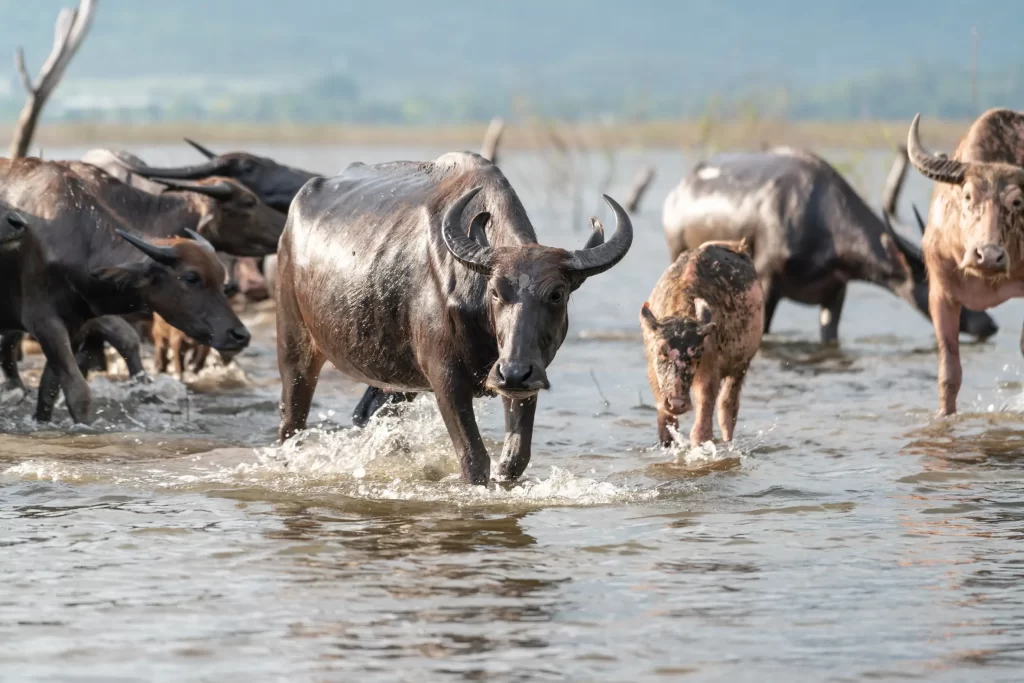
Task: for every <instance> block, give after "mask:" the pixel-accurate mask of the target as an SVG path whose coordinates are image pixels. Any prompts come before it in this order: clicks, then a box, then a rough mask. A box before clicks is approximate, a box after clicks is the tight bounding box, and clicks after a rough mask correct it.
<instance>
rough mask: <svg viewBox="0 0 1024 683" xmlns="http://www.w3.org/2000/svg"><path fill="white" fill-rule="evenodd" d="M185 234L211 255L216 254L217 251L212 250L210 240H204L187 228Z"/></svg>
mask: <svg viewBox="0 0 1024 683" xmlns="http://www.w3.org/2000/svg"><path fill="white" fill-rule="evenodd" d="M185 234H186V235H188V236H189V237H191V238H192V239H193V240H195V243H196V244H198V245H199V246H200V247H202V248H203V249H205V250H207V251H208V252H210V253H211V254H215V253H217V250H216V249H214V248H213V245H212V244H210V240H208V239H206V238H205V237H203V236H202V235H200V234H199V233H198V232H196V231H195V230H190V229H189V228H185Z"/></svg>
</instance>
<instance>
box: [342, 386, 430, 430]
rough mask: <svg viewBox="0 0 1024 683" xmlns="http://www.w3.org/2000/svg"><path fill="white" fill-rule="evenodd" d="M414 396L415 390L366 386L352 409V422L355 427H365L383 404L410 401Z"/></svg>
mask: <svg viewBox="0 0 1024 683" xmlns="http://www.w3.org/2000/svg"><path fill="white" fill-rule="evenodd" d="M415 398H416V394H415V392H411V391H409V392H403V391H384V390H383V389H378V388H377V387H366V391H365V392H363V397H362V398H361V399H359V403H357V404H356V408H355V410H353V411H352V424H353V425H355V426H356V427H365V426H366V424H367V423H368V422H369V421H370V418H371V417H373V416H374V415H376V414H377V412H378V411H380V410H381V409H382V408H384V407H385V406H389V405H393V404H395V403H411V402H412V401H413V399H415Z"/></svg>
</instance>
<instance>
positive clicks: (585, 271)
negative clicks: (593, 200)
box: [567, 194, 633, 278]
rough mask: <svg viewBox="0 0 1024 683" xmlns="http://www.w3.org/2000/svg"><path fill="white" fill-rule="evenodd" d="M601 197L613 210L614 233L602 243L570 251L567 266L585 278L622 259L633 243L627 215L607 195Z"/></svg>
mask: <svg viewBox="0 0 1024 683" xmlns="http://www.w3.org/2000/svg"><path fill="white" fill-rule="evenodd" d="M601 198H602V199H604V201H605V203H606V204H607V205H608V206H609V207H610V208H611V210H612V211H613V212H615V234H614V235H612V238H611V239H610V240H608V241H607V242H605V243H604V244H600V245H598V246H596V247H593V248H590V249H581V250H579V251H574V252H572V255H571V256H570V258H569V263H568V264H567V267H568V269H569V270H570V271H572V272H573V273H575V274H576V275H578V276H581V277H585V278H587V277H591V276H593V275H597V274H598V273H603V272H604V271H606V270H608V269H609V268H611V267H612V266H614V265H615V264H616V263H618V262H619V261H621V260H622V257H624V256H625V255H626V252H628V251H629V247H630V246H631V245H632V244H633V223H632V222H630V220H629V215H628V214H627V213H626V212H625V210H624V209H623V208H622V207H621V206H619V203H618V202H616V201H615V200H614V199H612V198H611V197H609V196H608V195H606V194H603V195H601ZM591 239H593V238H591Z"/></svg>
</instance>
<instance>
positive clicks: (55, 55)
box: [10, 0, 96, 158]
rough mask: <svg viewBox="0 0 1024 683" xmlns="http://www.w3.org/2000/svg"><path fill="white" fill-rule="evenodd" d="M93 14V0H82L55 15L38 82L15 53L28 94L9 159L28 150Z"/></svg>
mask: <svg viewBox="0 0 1024 683" xmlns="http://www.w3.org/2000/svg"><path fill="white" fill-rule="evenodd" d="M95 14H96V0H81V3H80V4H79V6H78V8H77V9H66V8H65V9H62V10H61V11H60V14H59V15H57V23H56V25H55V26H54V31H53V48H52V49H51V50H50V55H49V56H48V57H47V58H46V61H45V62H43V66H42V68H41V69H40V70H39V79H38V82H37V83H36V84H35V85H33V83H32V79H31V78H29V76H28V70H27V69H26V68H25V56H24V53H23V51H22V50H21V48H18V51H17V52H16V53H15V65H16V66H17V68H18V74H19V75H20V76H21V83H22V85H23V86H24V87H25V90H26V91H27V93H28V98H27V100H26V102H25V107H24V108H23V109H22V110H21V116H19V117H18V126H17V128H16V129H15V132H14V139H13V140H12V141H11V150H10V156H11V158H16V157H23V156H25V154H27V153H28V148H29V146H30V145H31V144H32V136H33V135H34V134H35V129H36V124H37V123H38V121H39V115H40V114H41V113H42V111H43V107H44V106H45V105H46V101H47V100H48V99H49V98H50V95H51V94H52V93H53V91H54V89H56V87H57V84H58V83H60V79H61V77H63V76H64V72H65V71H66V70H67V68H68V64H70V63H71V59H72V57H74V56H75V53H76V52H78V48H79V47H80V46H81V44H82V40H83V39H84V38H85V34H86V33H88V31H89V26H90V25H91V24H92V19H93V16H94V15H95Z"/></svg>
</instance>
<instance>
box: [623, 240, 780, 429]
mask: <svg viewBox="0 0 1024 683" xmlns="http://www.w3.org/2000/svg"><path fill="white" fill-rule="evenodd" d="M749 249H750V245H749V243H748V242H747V240H743V242H742V243H729V242H717V243H708V244H704V245H701V246H700V247H699V248H697V249H695V250H692V251H684V252H682V253H681V254H679V257H678V258H677V259H676V261H675V263H673V264H672V265H671V266H669V267H668V270H666V271H665V273H664V274H663V275H662V276H661V279H660V280H658V284H656V285H655V286H654V291H653V292H651V297H650V300H649V301H648V302H646V303H645V304H644V306H643V308H642V309H641V311H640V328H641V329H642V330H643V336H644V350H645V352H646V353H647V375H648V379H649V380H650V382H651V390H652V391H653V392H654V399H655V403H656V407H657V409H658V438H659V439H660V440H661V443H662V445H666V446H667V445H670V444H671V443H672V434H671V432H670V431H669V427H670V426H671V427H673V428H674V427H677V426H678V417H679V416H680V415H683V414H684V413H686V412H688V411H689V410H690V408H691V407H693V406H696V415H695V417H694V422H693V429H692V430H691V431H690V445H691V446H699V445H700V444H702V443H703V442H705V441H708V440H710V439H711V438H712V428H711V414H712V411H713V410H714V408H715V402H716V400H717V403H718V424H719V426H720V427H721V428H722V439H723V440H725V441H731V440H732V435H733V430H734V429H735V428H736V416H737V414H738V412H739V407H740V389H741V388H742V387H743V378H744V376H745V375H746V373H747V368H748V367H749V366H750V361H751V359H752V358H753V357H754V354H755V353H757V348H758V346H760V344H761V332H762V330H763V329H764V293H763V292H762V291H761V285H760V283H759V282H758V279H757V271H756V270H754V264H753V262H752V261H751V260H750V256H749V255H748V254H749ZM691 390H692V392H693V400H692V402H691V399H690V393H691Z"/></svg>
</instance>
